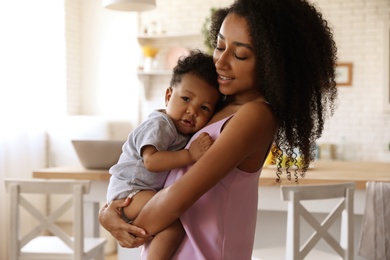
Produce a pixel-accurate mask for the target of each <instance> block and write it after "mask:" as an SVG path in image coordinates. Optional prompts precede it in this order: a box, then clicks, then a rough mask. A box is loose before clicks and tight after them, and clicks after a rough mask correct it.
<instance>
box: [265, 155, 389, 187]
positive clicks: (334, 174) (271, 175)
mask: <svg viewBox="0 0 390 260" xmlns="http://www.w3.org/2000/svg"><path fill="white" fill-rule="evenodd" d="M293 174H294V171H291V175H292V178H293ZM281 179H282V183H277V182H276V181H275V180H276V168H275V167H274V166H268V167H267V166H265V167H264V169H263V171H262V173H261V177H260V180H259V185H260V186H279V185H288V184H295V182H294V180H293V179H292V180H291V181H288V180H287V178H286V173H285V172H283V175H282V178H281ZM367 181H385V182H390V163H386V162H351V161H315V162H313V163H312V165H311V166H310V168H309V169H308V171H307V173H306V176H305V178H299V183H300V184H326V183H336V182H355V183H356V189H359V190H364V189H365V188H366V182H367Z"/></svg>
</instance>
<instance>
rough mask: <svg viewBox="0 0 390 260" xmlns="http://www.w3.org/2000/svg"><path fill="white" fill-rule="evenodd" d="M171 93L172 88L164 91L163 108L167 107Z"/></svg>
mask: <svg viewBox="0 0 390 260" xmlns="http://www.w3.org/2000/svg"><path fill="white" fill-rule="evenodd" d="M172 91H173V90H172V87H169V88H167V90H166V91H165V106H167V105H168V101H169V100H170V99H171V96H172Z"/></svg>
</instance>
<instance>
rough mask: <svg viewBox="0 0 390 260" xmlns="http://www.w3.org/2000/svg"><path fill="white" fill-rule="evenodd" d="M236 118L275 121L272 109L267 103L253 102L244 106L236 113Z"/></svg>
mask: <svg viewBox="0 0 390 260" xmlns="http://www.w3.org/2000/svg"><path fill="white" fill-rule="evenodd" d="M236 116H238V117H244V118H248V120H253V119H261V120H262V121H264V120H266V121H268V120H271V121H275V115H274V113H273V111H272V107H271V106H270V105H269V103H267V102H265V101H251V102H247V103H245V104H243V105H242V106H241V107H240V108H239V109H238V111H237V112H236Z"/></svg>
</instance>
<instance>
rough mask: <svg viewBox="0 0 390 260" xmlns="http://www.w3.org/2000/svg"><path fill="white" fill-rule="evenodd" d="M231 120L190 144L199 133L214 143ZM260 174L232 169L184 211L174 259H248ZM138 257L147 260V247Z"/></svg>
mask: <svg viewBox="0 0 390 260" xmlns="http://www.w3.org/2000/svg"><path fill="white" fill-rule="evenodd" d="M231 117H232V116H230V117H227V118H225V119H222V120H220V121H218V122H215V123H213V124H211V125H209V126H206V127H205V128H203V129H202V130H200V131H199V132H198V133H196V134H195V135H194V136H193V137H192V138H191V140H190V142H189V143H191V142H192V140H194V139H195V138H196V137H197V136H198V135H199V134H200V133H202V132H207V133H209V134H210V136H211V137H213V138H214V139H216V138H217V137H218V136H219V134H220V132H221V129H222V126H223V125H224V123H225V122H226V121H227V120H228V119H230V118H231ZM188 146H189V144H187V147H188ZM221 159H222V160H223V158H221ZM190 167H191V166H189V167H186V168H181V169H175V170H172V171H171V172H170V174H169V176H168V178H167V180H166V182H165V186H169V185H171V184H172V183H174V182H175V181H176V180H177V179H179V178H180V177H181V176H182V175H183V174H185V172H186V171H187V170H188V168H190ZM260 172H261V169H260V170H259V171H257V172H254V173H248V172H244V171H241V170H239V169H237V168H235V169H234V170H232V171H231V172H230V173H229V174H228V175H227V176H226V177H225V178H224V179H223V180H222V181H221V182H219V183H218V184H217V185H215V186H214V187H213V188H212V189H211V190H209V191H208V192H207V193H206V194H204V195H203V196H202V197H201V198H200V199H199V200H198V201H197V202H196V203H195V204H194V205H193V206H192V207H191V208H190V209H189V210H187V211H186V212H185V213H184V214H183V215H182V217H181V218H180V220H181V222H182V224H183V227H184V229H185V231H186V236H185V238H184V240H183V242H182V243H181V245H180V247H179V249H178V250H177V251H176V254H175V256H174V257H173V259H176V260H177V259H178V260H188V259H191V260H203V259H205V260H206V259H207V260H210V259H212V260H219V259H220V260H230V259H231V260H237V259H240V260H249V259H251V255H252V249H253V242H254V234H255V227H256V219H257V199H258V193H257V192H258V181H259V176H260ZM141 255H142V259H146V255H147V245H146V246H145V248H144V250H143V253H142V254H141Z"/></svg>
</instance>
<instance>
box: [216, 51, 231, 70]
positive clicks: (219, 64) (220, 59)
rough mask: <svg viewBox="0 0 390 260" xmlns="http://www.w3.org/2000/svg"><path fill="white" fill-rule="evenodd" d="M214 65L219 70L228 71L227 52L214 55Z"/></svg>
mask: <svg viewBox="0 0 390 260" xmlns="http://www.w3.org/2000/svg"><path fill="white" fill-rule="evenodd" d="M214 63H215V68H217V69H226V68H227V66H228V64H229V63H228V57H227V53H226V52H222V53H219V54H216V53H214Z"/></svg>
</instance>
